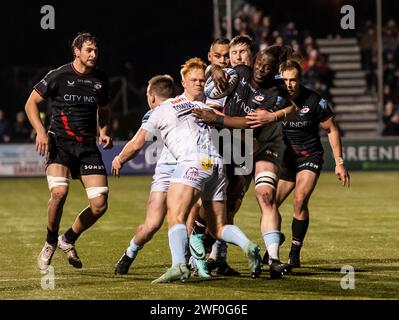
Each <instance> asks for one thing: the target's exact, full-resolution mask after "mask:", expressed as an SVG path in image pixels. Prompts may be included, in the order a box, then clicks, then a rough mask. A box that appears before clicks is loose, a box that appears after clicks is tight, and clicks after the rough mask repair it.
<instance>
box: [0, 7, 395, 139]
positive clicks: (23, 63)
mask: <svg viewBox="0 0 399 320" xmlns="http://www.w3.org/2000/svg"><path fill="white" fill-rule="evenodd" d="M49 2H50V4H51V1H49ZM177 2H179V1H177ZM191 2H192V3H191ZM323 2H324V3H325V1H319V0H308V1H303V2H301V3H298V2H295V1H284V2H281V1H280V3H279V2H278V1H242V0H239V1H233V17H232V26H233V29H232V36H235V35H239V34H240V35H242V34H247V35H250V36H251V37H252V38H253V39H254V42H255V48H256V51H258V50H262V49H264V48H267V47H268V46H270V45H274V44H279V45H282V44H284V45H290V46H292V48H293V49H294V50H295V51H297V52H299V53H300V54H301V55H302V56H303V57H304V61H303V71H304V72H303V74H304V77H303V81H304V84H305V85H306V86H307V87H309V88H312V89H314V90H316V91H318V92H319V93H320V94H321V95H322V96H323V97H324V98H325V99H327V100H329V101H330V103H331V104H332V106H333V107H334V106H335V104H336V102H335V101H334V89H333V88H334V79H335V73H336V71H337V70H335V69H334V68H333V67H332V63H331V62H330V61H329V58H328V55H327V54H324V53H323V52H322V50H320V46H319V40H320V39H327V40H328V39H331V40H334V39H335V40H336V39H345V38H348V37H350V38H351V39H356V43H357V44H356V45H357V47H358V48H360V49H359V54H360V56H361V59H360V63H361V65H360V68H361V70H362V72H363V74H364V79H365V83H366V87H365V88H366V89H365V90H366V91H365V92H364V93H363V92H362V93H361V95H363V96H365V95H367V96H370V97H371V99H374V100H370V101H376V100H375V99H376V98H377V90H378V86H377V26H376V16H375V1H374V0H366V1H362V7H360V5H359V4H358V2H359V1H357V2H356V1H331V3H330V2H329V3H330V7H329V6H326V5H323ZM179 3H180V2H179ZM190 3H191V4H187V3H186V4H183V2H181V3H180V4H179V6H177V7H176V8H175V7H174V6H173V4H170V6H169V7H167V8H166V9H165V10H163V7H160V5H159V4H158V7H159V11H160V13H158V14H156V15H155V16H154V14H153V13H152V14H151V11H149V8H150V7H151V6H145V5H144V4H141V7H140V5H138V11H139V12H138V14H140V13H141V16H143V15H144V19H149V20H150V21H147V20H146V22H145V23H147V24H146V25H144V20H134V19H133V20H134V22H132V23H134V26H133V29H132V30H134V31H135V32H133V31H132V30H130V31H131V32H130V31H129V25H128V21H125V20H124V21H125V22H124V24H123V26H120V27H115V29H113V34H111V35H106V33H105V28H106V27H105V25H106V24H107V23H110V26H113V21H120V20H122V19H126V17H125V16H121V14H122V13H121V14H120V15H119V17H118V14H116V12H119V11H118V10H117V9H115V8H113V9H112V10H114V12H110V16H104V17H103V18H101V19H99V21H97V20H95V21H94V22H93V21H91V22H90V23H89V25H88V26H86V25H85V24H82V23H81V24H74V27H71V28H70V29H69V30H68V28H63V31H62V33H61V32H58V33H56V31H46V32H53V34H52V35H50V36H48V34H46V36H45V41H44V42H42V43H41V44H40V45H41V47H40V46H39V47H32V46H33V45H32V44H29V45H27V47H24V46H23V45H22V44H23V43H24V42H25V41H28V40H26V36H28V37H29V30H28V29H29V25H26V24H27V22H25V25H23V26H22V28H21V29H20V30H19V31H18V30H17V31H16V32H15V34H13V35H10V34H8V33H7V35H6V39H5V40H6V41H7V39H8V40H9V41H10V42H11V40H12V41H15V43H19V44H20V45H21V47H24V48H25V49H24V50H25V54H26V56H31V55H32V54H33V53H32V52H33V51H39V52H40V51H44V52H46V53H47V54H49V53H51V51H54V54H53V55H51V59H46V60H45V61H42V60H40V58H35V59H36V60H35V61H36V63H30V64H29V65H28V63H29V59H28V58H26V56H24V55H23V53H21V57H19V56H18V54H19V53H15V54H14V55H12V56H11V58H9V59H6V60H7V61H6V64H4V62H3V64H2V65H1V66H2V70H1V75H0V80H1V86H2V88H3V90H4V93H3V96H5V98H4V99H3V102H1V103H0V143H14V142H15V143H21V142H32V141H34V138H35V133H34V132H33V131H32V129H31V127H30V125H29V123H28V121H27V119H26V115H25V113H24V103H25V101H26V99H27V97H28V95H29V94H30V91H31V90H32V87H33V85H34V84H35V83H36V82H38V81H39V80H40V79H41V78H42V77H43V76H44V75H45V74H46V73H47V72H48V71H49V70H50V69H52V68H55V67H58V66H59V65H62V64H64V63H67V62H68V61H71V60H72V57H71V56H68V54H69V51H68V41H69V40H70V39H72V38H73V36H74V35H75V34H76V32H75V30H76V31H86V30H88V31H91V32H93V33H94V34H96V35H97V36H98V37H99V38H100V40H101V39H103V40H104V41H102V42H101V46H100V54H101V55H102V56H105V58H103V60H101V61H100V62H103V63H102V64H101V63H100V66H102V67H103V69H104V70H105V71H106V72H108V74H109V76H110V83H111V94H112V108H113V119H112V129H113V136H114V139H115V140H126V139H130V138H131V137H132V135H133V134H134V132H135V131H136V130H137V129H138V127H139V125H140V122H141V117H142V115H143V114H144V113H145V112H146V110H147V108H148V107H147V105H146V98H145V88H146V84H147V83H146V82H147V80H148V79H149V77H150V76H153V75H155V74H156V73H170V74H172V76H174V77H175V79H176V80H177V81H176V82H179V81H178V80H179V76H178V70H179V68H180V64H181V63H183V62H184V60H185V59H187V58H189V57H192V56H200V57H202V58H203V59H204V60H206V55H207V51H208V49H209V45H210V43H211V42H212V41H213V36H214V33H213V29H212V14H213V13H212V11H213V10H214V5H215V0H214V1H213V2H212V1H210V0H207V1H201V2H200V1H190ZM398 3H399V1H396V2H395V1H393V0H392V1H389V0H384V1H382V4H383V8H384V10H383V29H382V42H383V99H384V101H383V112H380V113H378V112H376V114H377V115H378V117H380V118H379V119H376V121H381V122H382V123H383V128H382V130H380V131H379V132H377V133H376V135H377V136H381V135H399V26H398V21H399V19H398V18H397V17H396V16H397V15H398V10H399V5H398ZM344 4H352V5H353V6H354V7H355V10H357V11H355V12H356V28H355V30H342V29H340V27H339V18H340V17H341V16H342V15H340V12H339V8H340V7H341V6H342V5H344ZM218 5H219V6H220V13H221V14H220V24H221V26H222V30H221V33H222V34H221V35H222V36H226V25H227V23H226V16H225V15H224V13H225V11H226V8H225V3H224V1H222V0H219V4H218ZM30 6H31V9H29V8H27V9H26V10H33V9H32V8H33V5H32V4H31V5H30ZM63 6H64V7H62V8H66V7H65V4H63ZM155 6H157V5H156V4H155ZM54 7H55V9H56V13H57V14H59V15H61V13H62V10H61V9H62V8H60V4H59V2H54ZM395 8H397V9H398V10H396V11H395V10H394V9H395ZM65 10H66V9H65ZM112 10H111V11H112ZM115 10H116V11H115ZM121 10H122V9H121ZM147 10H148V11H147ZM322 10H324V11H328V10H330V11H331V10H335V11H337V12H336V13H335V15H331V16H329V15H328V13H325V12H324V11H322ZM107 11H110V9H109V8H107V7H106V6H103V7H101V8H99V9H98V16H101V15H102V14H104V15H106V12H107ZM143 11H146V12H143ZM68 12H69V11H68ZM280 13H281V14H280ZM358 13H359V14H358ZM24 14H25V16H23V17H25V18H26V19H25V20H26V21H29V18H30V16H29V14H28V13H24ZM82 14H83V15H85V14H86V15H87V14H92V13H90V12H85V11H84V9H82ZM113 14H116V17H114V16H113ZM125 14H128V13H125ZM145 14H146V15H145ZM182 15H183V17H182ZM184 15H185V17H184ZM395 15H396V16H395ZM98 16H97V18H98ZM190 16H192V17H195V18H190ZM35 17H36V20H38V19H39V18H40V15H39V14H38V12H36V16H35ZM137 17H138V16H137ZM323 17H329V18H330V20H328V19H327V18H323ZM67 18H68V17H63V18H62V19H67ZM142 18H143V17H142ZM142 18H141V19H142ZM8 19H9V20H8V21H11V20H10V19H12V18H8ZM32 19H33V18H32ZM69 19H71V16H69ZM118 19H119V20H118ZM136 19H139V18H136ZM334 19H335V20H334ZM38 21H39V20H38ZM57 21H58V20H57ZM173 21H174V23H175V24H172V22H173ZM332 21H334V23H332ZM157 22H159V24H158V23H157ZM3 23H4V24H7V23H8V22H7V18H6V21H5V22H4V21H3ZM71 23H72V24H73V21H71ZM59 24H60V23H58V25H59ZM202 24H204V25H206V26H207V27H204V28H203V32H202V31H201V30H202V29H201V28H199V26H200V25H202ZM141 25H142V27H141ZM318 25H319V26H320V27H318ZM82 26H85V27H84V30H82V28H83V27H82ZM90 26H92V28H90ZM147 26H148V27H147ZM149 26H151V27H149ZM162 26H165V29H166V30H165V32H166V33H167V34H166V35H165V36H163V35H162V34H161V33H160V32H161V31H158V30H159V28H161V29H162ZM56 28H57V26H56ZM168 28H169V29H168ZM24 30H25V31H24ZM155 30H157V31H155ZM147 31H148V32H147ZM40 32H41V33H40ZM43 32H45V31H43V30H39V31H37V32H36V34H35V33H33V34H32V36H33V38H34V37H35V36H37V37H40V36H41V35H42V34H43ZM182 32H183V33H182ZM184 32H185V33H184ZM202 33H203V34H202ZM103 34H104V35H103ZM136 34H140V36H135V35H136ZM129 36H131V37H132V38H134V40H135V41H136V42H134V43H133V42H129V41H133V40H129V38H128V37H129ZM7 37H9V38H7ZM24 37H25V38H24ZM49 37H50V38H49ZM62 37H64V38H63V39H60V40H59V38H62ZM65 37H66V38H65ZM111 38H112V39H113V40H115V41H116V42H117V43H118V45H112V44H110V43H108V42H107V41H106V40H107V39H111ZM54 39H57V41H58V42H57V45H54V46H53V43H52V42H51V41H53V40H54ZM188 39H189V40H188ZM6 41H5V43H6ZM54 41H55V40H54ZM60 43H61V45H60ZM62 43H64V45H63V46H62ZM10 45H11V44H10ZM124 46H127V47H129V48H130V49H131V50H130V51H129V52H125V51H124V50H123V49H122V48H124ZM104 48H105V49H104ZM9 49H11V50H12V49H14V50H16V47H11V48H9ZM113 49H115V50H116V52H113ZM184 50H187V52H185V51H184ZM49 51H50V52H49ZM59 51H62V52H63V54H61V55H59V57H58V58H57V55H56V54H55V52H59ZM139 51H144V54H142V55H141V56H138V57H136V58H134V57H133V56H134V55H135V54H136V53H138V52H139ZM168 54H169V55H168ZM118 55H120V59H119V60H118V61H115V60H113V59H116V58H115V57H116V56H118ZM129 55H130V58H128V56H129ZM111 57H112V58H111ZM65 59H66V60H65ZM68 59H69V60H68ZM39 63H40V65H39ZM165 65H167V67H165ZM115 66H120V67H119V69H117V68H115ZM146 67H147V69H146ZM149 70H151V71H149ZM155 70H157V71H155ZM158 70H159V71H158ZM349 88H351V86H350V83H349ZM359 101H361V100H360V99H359ZM376 105H377V104H376ZM50 112H51V102H49V103H44V104H43V106H41V117H42V120H43V121H44V122H45V123H48V121H49V119H48V116H49V114H50ZM359 121H362V120H361V118H360V120H359ZM342 134H343V135H345V129H344V130H342Z"/></svg>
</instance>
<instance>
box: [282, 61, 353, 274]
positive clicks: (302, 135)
mask: <svg viewBox="0 0 399 320" xmlns="http://www.w3.org/2000/svg"><path fill="white" fill-rule="evenodd" d="M280 73H281V77H282V80H283V81H284V84H285V87H286V90H287V92H288V94H289V95H290V97H291V99H293V100H294V102H295V104H296V105H297V106H298V111H297V112H296V113H295V116H294V117H292V118H291V119H289V120H288V121H283V122H282V124H283V132H284V141H285V143H286V145H287V149H286V151H285V153H284V158H283V163H282V170H281V173H280V180H279V182H278V186H277V197H276V202H277V206H278V207H279V206H280V205H281V203H282V202H283V201H284V200H285V199H286V198H287V197H288V195H289V194H290V193H291V192H292V191H293V190H294V197H293V198H294V199H293V201H294V203H293V208H294V216H293V220H292V225H291V228H292V244H291V250H290V253H289V258H288V263H289V264H290V265H291V266H292V267H300V265H301V263H300V250H301V247H302V244H303V240H304V238H305V235H306V231H307V229H308V225H309V207H308V203H309V199H310V196H311V195H312V192H313V190H314V188H315V187H316V183H317V180H318V177H319V175H320V171H321V170H322V166H323V147H322V144H321V141H320V135H319V126H321V127H322V128H323V129H325V130H327V134H328V140H329V143H330V146H331V149H332V152H333V155H334V159H335V174H336V175H337V177H338V179H339V180H340V181H341V183H342V186H348V187H349V185H350V178H349V173H348V171H347V170H346V168H345V166H344V161H343V159H342V144H341V138H340V134H339V130H338V127H337V125H336V123H335V121H334V114H333V112H332V111H331V109H330V107H329V105H328V104H327V101H326V100H324V99H323V98H322V97H321V96H320V95H319V94H318V93H316V92H314V91H312V90H309V89H307V88H306V87H304V86H303V85H301V83H300V82H301V77H302V69H301V66H300V65H299V64H298V63H297V62H295V61H290V60H288V61H286V62H284V63H283V64H281V65H280Z"/></svg>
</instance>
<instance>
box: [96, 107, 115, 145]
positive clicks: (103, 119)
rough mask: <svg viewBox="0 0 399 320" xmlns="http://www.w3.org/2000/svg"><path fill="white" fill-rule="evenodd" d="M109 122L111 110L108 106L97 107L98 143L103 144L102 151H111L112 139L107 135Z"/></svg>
mask: <svg viewBox="0 0 399 320" xmlns="http://www.w3.org/2000/svg"><path fill="white" fill-rule="evenodd" d="M110 120H111V108H110V107H109V105H108V104H107V105H105V106H99V107H98V127H99V137H98V143H99V144H102V143H104V146H103V149H111V148H112V147H113V143H112V138H111V136H110V135H109V132H110Z"/></svg>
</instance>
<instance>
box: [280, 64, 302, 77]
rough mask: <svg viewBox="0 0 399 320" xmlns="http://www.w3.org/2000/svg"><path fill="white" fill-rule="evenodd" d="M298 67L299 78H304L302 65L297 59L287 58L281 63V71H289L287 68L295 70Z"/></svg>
mask: <svg viewBox="0 0 399 320" xmlns="http://www.w3.org/2000/svg"><path fill="white" fill-rule="evenodd" d="M293 69H296V70H297V71H298V78H299V79H301V78H302V68H301V65H300V64H299V63H298V62H297V61H295V60H287V61H285V62H283V63H282V64H280V73H282V72H284V71H287V70H293Z"/></svg>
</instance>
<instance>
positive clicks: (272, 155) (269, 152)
mask: <svg viewBox="0 0 399 320" xmlns="http://www.w3.org/2000/svg"><path fill="white" fill-rule="evenodd" d="M265 153H266V155H267V156H270V157H274V158H278V153H277V152H273V151H272V150H266V151H265Z"/></svg>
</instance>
